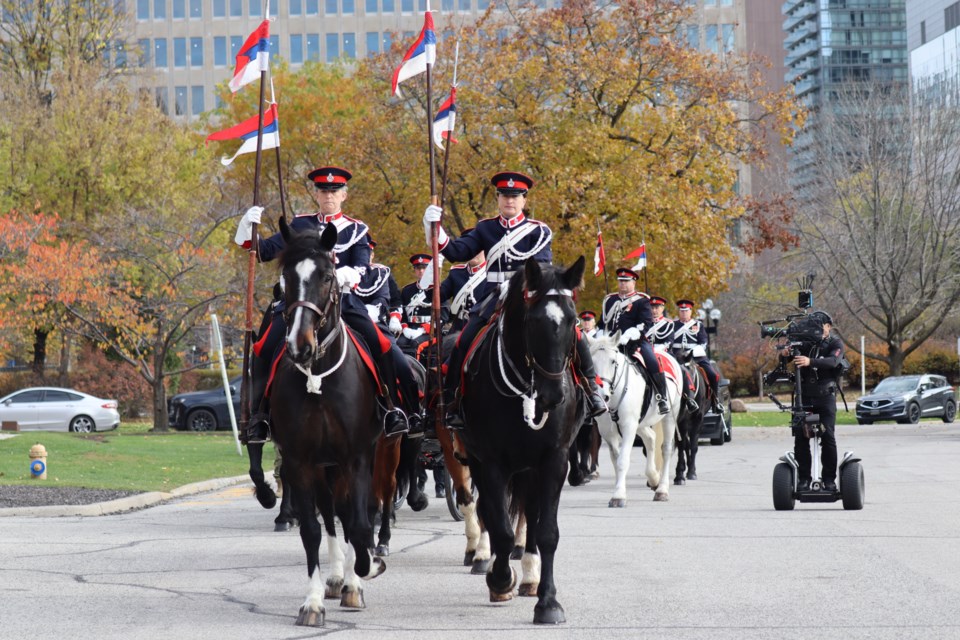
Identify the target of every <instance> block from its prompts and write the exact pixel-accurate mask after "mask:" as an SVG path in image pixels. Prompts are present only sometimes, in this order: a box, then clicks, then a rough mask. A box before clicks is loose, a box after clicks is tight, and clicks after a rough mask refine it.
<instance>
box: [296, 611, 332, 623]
mask: <svg viewBox="0 0 960 640" xmlns="http://www.w3.org/2000/svg"><path fill="white" fill-rule="evenodd" d="M326 620H327V612H326V611H325V610H324V608H323V607H320V610H319V611H313V610H311V609H307V608H306V607H300V615H298V616H297V626H298V627H322V626H323V624H324V623H325V622H326Z"/></svg>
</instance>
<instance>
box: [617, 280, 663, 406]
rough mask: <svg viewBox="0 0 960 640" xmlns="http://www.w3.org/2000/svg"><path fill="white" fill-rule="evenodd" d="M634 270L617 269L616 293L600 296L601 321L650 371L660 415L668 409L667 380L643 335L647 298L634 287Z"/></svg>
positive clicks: (648, 324)
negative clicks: (602, 297)
mask: <svg viewBox="0 0 960 640" xmlns="http://www.w3.org/2000/svg"><path fill="white" fill-rule="evenodd" d="M637 277H638V276H637V273H636V272H635V271H633V270H632V269H627V268H620V269H617V288H618V292H617V293H611V294H610V295H608V296H607V297H605V298H604V299H603V315H602V316H601V321H602V323H603V330H604V332H605V333H606V335H613V334H615V333H617V332H618V331H619V332H620V350H621V351H623V352H624V353H625V354H626V355H627V356H630V357H633V355H634V354H635V353H636V352H637V351H639V352H640V357H641V358H642V359H643V365H644V367H645V368H646V370H647V372H648V373H649V374H650V381H651V382H652V383H653V387H654V389H655V390H656V400H657V410H658V411H659V412H660V415H665V414H666V413H667V412H668V411H670V407H669V405H668V404H667V398H666V395H667V380H666V378H665V377H664V375H663V371H661V370H660V362H659V361H658V360H657V356H656V354H655V353H654V352H653V346H652V345H651V344H650V341H649V340H648V339H647V336H646V329H648V328H649V327H651V326H653V314H652V312H651V311H650V298H649V297H648V296H647V294H645V293H641V292H639V291H637V290H636V288H637Z"/></svg>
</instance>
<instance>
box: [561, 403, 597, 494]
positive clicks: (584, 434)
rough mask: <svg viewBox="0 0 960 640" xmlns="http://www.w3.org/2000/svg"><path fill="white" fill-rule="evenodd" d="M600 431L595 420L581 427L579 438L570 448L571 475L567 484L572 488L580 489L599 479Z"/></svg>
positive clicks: (590, 419)
mask: <svg viewBox="0 0 960 640" xmlns="http://www.w3.org/2000/svg"><path fill="white" fill-rule="evenodd" d="M599 441H600V431H599V430H598V428H597V422H596V420H594V419H593V418H587V420H586V421H585V422H584V423H583V424H582V425H580V430H579V431H577V438H576V440H574V441H573V444H572V445H571V446H570V473H569V474H568V475H567V482H569V483H570V486H571V487H580V486H583V485H585V484H587V483H588V482H590V481H591V480H595V479H596V478H598V477H599V474H598V473H597V451H598V449H599Z"/></svg>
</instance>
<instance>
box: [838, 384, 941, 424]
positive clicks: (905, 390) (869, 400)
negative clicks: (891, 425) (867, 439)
mask: <svg viewBox="0 0 960 640" xmlns="http://www.w3.org/2000/svg"><path fill="white" fill-rule="evenodd" d="M956 416H957V399H956V394H955V393H954V390H953V387H951V386H950V384H949V383H948V382H947V379H946V378H944V377H943V376H937V375H930V374H923V375H919V376H892V377H889V378H884V379H883V380H881V381H880V384H878V385H877V387H876V389H874V390H873V392H872V393H870V394H868V395H865V396H863V397H862V398H860V399H859V400H857V422H858V423H859V424H872V423H874V422H879V421H880V420H896V421H897V422H899V423H901V424H910V423H912V424H916V423H917V422H920V418H940V419H941V420H943V421H944V422H953V419H954V418H955V417H956Z"/></svg>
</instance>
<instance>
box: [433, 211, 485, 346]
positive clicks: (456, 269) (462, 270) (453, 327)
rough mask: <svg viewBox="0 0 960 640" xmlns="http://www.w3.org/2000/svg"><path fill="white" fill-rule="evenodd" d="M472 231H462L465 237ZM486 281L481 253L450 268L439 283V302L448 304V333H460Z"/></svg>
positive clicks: (482, 254) (483, 259)
mask: <svg viewBox="0 0 960 640" xmlns="http://www.w3.org/2000/svg"><path fill="white" fill-rule="evenodd" d="M469 231H472V229H466V230H464V232H463V233H464V235H466V234H467V233H468V232H469ZM486 280H487V260H486V257H485V256H484V253H483V251H481V252H480V253H478V254H477V255H475V256H473V257H472V258H470V260H468V261H467V262H465V263H461V264H455V265H453V266H452V267H450V273H449V274H447V277H446V278H444V279H443V282H441V283H440V300H441V302H446V301H449V304H450V320H451V323H450V331H451V332H453V331H462V330H463V328H464V327H465V326H466V325H467V320H468V319H469V318H470V311H471V309H473V307H474V305H475V304H477V289H479V288H481V287H480V285H481V284H482V283H484V282H486Z"/></svg>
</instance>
